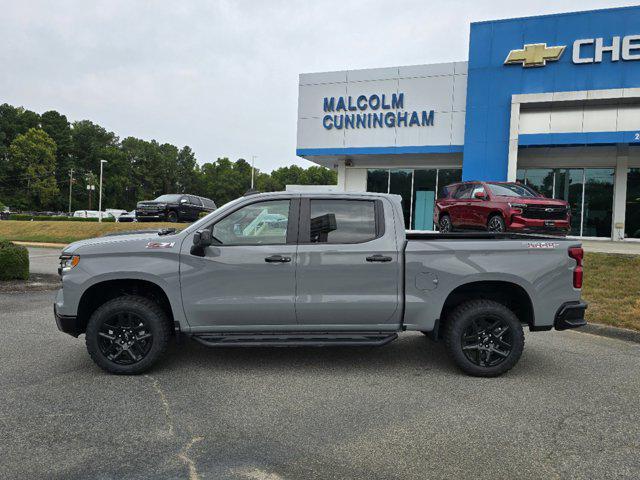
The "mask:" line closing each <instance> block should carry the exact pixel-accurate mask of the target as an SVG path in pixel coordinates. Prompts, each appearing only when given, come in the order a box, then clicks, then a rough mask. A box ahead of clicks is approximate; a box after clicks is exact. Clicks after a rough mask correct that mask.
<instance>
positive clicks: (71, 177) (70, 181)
mask: <svg viewBox="0 0 640 480" xmlns="http://www.w3.org/2000/svg"><path fill="white" fill-rule="evenodd" d="M72 185H73V168H72V169H71V170H70V171H69V215H71V191H72V188H73V187H72Z"/></svg>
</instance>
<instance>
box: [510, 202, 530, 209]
mask: <svg viewBox="0 0 640 480" xmlns="http://www.w3.org/2000/svg"><path fill="white" fill-rule="evenodd" d="M509 206H510V207H511V208H527V204H526V203H509Z"/></svg>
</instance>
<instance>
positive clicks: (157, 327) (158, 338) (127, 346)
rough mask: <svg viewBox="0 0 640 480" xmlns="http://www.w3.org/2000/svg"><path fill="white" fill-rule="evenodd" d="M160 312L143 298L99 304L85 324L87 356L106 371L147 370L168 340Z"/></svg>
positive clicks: (162, 314)
mask: <svg viewBox="0 0 640 480" xmlns="http://www.w3.org/2000/svg"><path fill="white" fill-rule="evenodd" d="M169 335H170V330H169V321H168V320H167V317H166V315H165V313H164V311H163V310H162V309H161V308H160V307H159V306H158V305H157V304H156V303H155V302H153V301H152V300H150V299H148V298H145V297H137V296H126V297H119V298H114V299H113V300H110V301H108V302H106V303H105V304H103V305H101V306H100V307H99V308H98V309H97V310H96V311H95V312H93V315H91V318H90V319H89V322H88V324H87V331H86V344H87V350H88V352H89V355H90V356H91V358H92V359H93V361H94V362H95V363H96V364H98V366H99V367H101V368H102V369H104V370H106V371H107V372H110V373H115V374H121V375H134V374H138V373H142V372H144V371H145V370H147V369H149V368H150V367H151V366H152V365H153V364H154V363H155V362H156V361H157V360H158V359H159V358H160V356H161V355H162V354H163V353H164V351H165V350H166V348H167V343H168V341H169Z"/></svg>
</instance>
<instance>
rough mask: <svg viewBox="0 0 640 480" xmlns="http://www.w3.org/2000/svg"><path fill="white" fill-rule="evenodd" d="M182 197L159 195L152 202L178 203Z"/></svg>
mask: <svg viewBox="0 0 640 480" xmlns="http://www.w3.org/2000/svg"><path fill="white" fill-rule="evenodd" d="M181 197H182V195H160V196H159V197H158V198H156V199H155V200H154V202H176V203H177V202H179V201H180V198H181Z"/></svg>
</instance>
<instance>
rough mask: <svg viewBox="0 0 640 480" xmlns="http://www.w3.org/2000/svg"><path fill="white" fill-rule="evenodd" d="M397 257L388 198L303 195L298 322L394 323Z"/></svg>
mask: <svg viewBox="0 0 640 480" xmlns="http://www.w3.org/2000/svg"><path fill="white" fill-rule="evenodd" d="M385 219H386V222H385ZM400 221H402V219H400ZM399 228H402V226H400V227H399ZM399 259H400V255H399V254H398V247H397V240H396V233H395V228H394V220H393V209H392V205H391V203H390V202H388V201H383V200H381V199H372V198H371V197H364V196H363V197H356V199H354V198H353V197H350V198H348V199H347V198H342V199H341V198H336V197H335V196H334V197H333V198H321V197H311V198H303V199H302V200H301V205H300V227H299V244H298V262H297V269H296V282H297V294H296V314H297V318H298V323H299V324H302V325H306V326H309V325H318V326H319V327H320V328H322V327H323V326H325V327H326V326H329V325H332V326H337V325H344V326H345V328H354V329H366V328H372V327H373V328H375V326H376V325H382V324H386V325H390V324H395V325H397V323H398V322H399V321H400V314H399V311H400V308H399V295H400V279H399V275H400V274H401V269H400V266H399ZM358 326H359V327H358Z"/></svg>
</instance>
